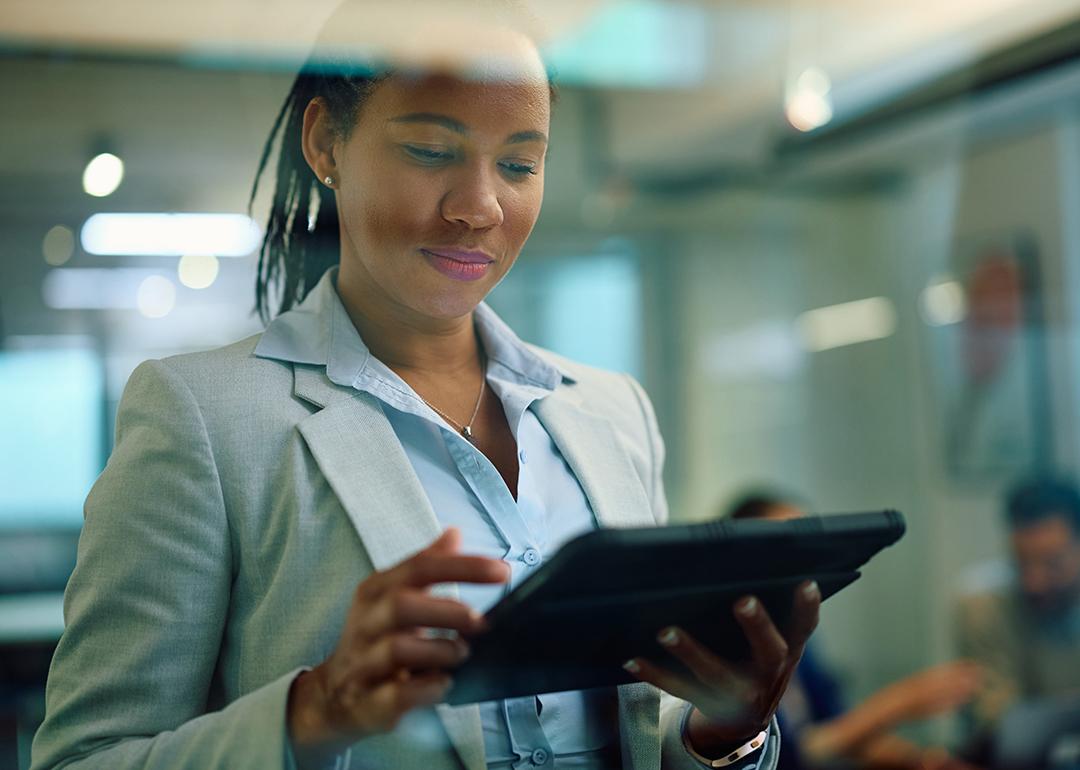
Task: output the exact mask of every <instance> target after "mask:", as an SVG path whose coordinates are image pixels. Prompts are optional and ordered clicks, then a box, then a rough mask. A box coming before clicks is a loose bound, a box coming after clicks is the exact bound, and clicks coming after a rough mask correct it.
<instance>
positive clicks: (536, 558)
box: [521, 548, 540, 751]
mask: <svg viewBox="0 0 1080 770" xmlns="http://www.w3.org/2000/svg"><path fill="white" fill-rule="evenodd" d="M521 560H522V561H523V562H525V563H526V564H528V565H529V566H530V567H535V566H536V565H537V564H539V563H540V552H539V551H538V550H536V549H535V548H526V549H525V553H523V554H521ZM537 751H539V749H537Z"/></svg>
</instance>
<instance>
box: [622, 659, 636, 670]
mask: <svg viewBox="0 0 1080 770" xmlns="http://www.w3.org/2000/svg"><path fill="white" fill-rule="evenodd" d="M622 667H623V668H625V669H626V670H627V671H629V672H630V673H631V674H637V673H639V672H640V671H641V665H640V664H639V663H638V662H637V661H636V660H635V659H634V658H631V659H630V660H628V661H626V662H625V663H623V664H622Z"/></svg>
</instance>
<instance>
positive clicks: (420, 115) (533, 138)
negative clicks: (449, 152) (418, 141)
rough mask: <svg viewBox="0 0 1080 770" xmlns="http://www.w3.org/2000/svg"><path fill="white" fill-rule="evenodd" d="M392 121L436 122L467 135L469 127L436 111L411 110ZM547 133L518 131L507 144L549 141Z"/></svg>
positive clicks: (508, 139) (457, 132)
mask: <svg viewBox="0 0 1080 770" xmlns="http://www.w3.org/2000/svg"><path fill="white" fill-rule="evenodd" d="M390 122H391V123H434V124H435V125H437V126H442V127H443V128H446V129H449V130H450V131H453V132H454V133H456V134H461V135H462V136H467V135H468V133H469V128H468V126H466V125H465V124H464V123H462V122H461V121H460V120H455V119H454V118H451V117H450V116H449V115H440V114H438V113H435V112H411V113H409V114H408V115H399V116H398V117H396V118H391V119H390ZM547 140H548V139H547V135H546V134H544V133H543V132H542V131H518V132H517V133H514V134H511V135H510V136H509V138H507V140H506V143H507V144H524V143H526V142H543V143H545V144H546V143H547Z"/></svg>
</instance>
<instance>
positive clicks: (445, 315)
mask: <svg viewBox="0 0 1080 770" xmlns="http://www.w3.org/2000/svg"><path fill="white" fill-rule="evenodd" d="M485 296H487V292H486V291H483V290H481V289H480V288H479V287H468V288H463V287H461V286H457V287H451V288H450V289H444V290H441V291H433V292H428V293H425V295H424V296H414V297H411V298H410V301H408V303H407V304H408V305H409V307H410V308H412V310H413V311H414V312H416V313H417V314H418V315H422V316H425V317H427V318H431V319H433V320H438V321H452V320H454V319H457V318H463V317H464V316H467V315H469V314H470V313H472V312H473V311H474V310H476V306H477V305H479V304H480V303H481V302H483V301H484V297H485Z"/></svg>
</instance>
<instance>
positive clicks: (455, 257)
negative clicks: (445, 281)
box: [420, 249, 495, 281]
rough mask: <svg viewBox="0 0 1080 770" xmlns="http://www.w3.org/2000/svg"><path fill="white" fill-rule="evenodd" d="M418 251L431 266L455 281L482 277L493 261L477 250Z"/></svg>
mask: <svg viewBox="0 0 1080 770" xmlns="http://www.w3.org/2000/svg"><path fill="white" fill-rule="evenodd" d="M420 252H421V253H422V254H423V255H424V256H425V257H427V260H428V262H429V263H431V266H432V267H434V268H435V269H436V270H438V271H439V272H440V273H442V274H443V275H445V276H447V277H448V278H453V279H455V280H457V281H476V280H478V279H480V278H483V277H484V276H485V275H487V272H488V269H489V268H490V267H491V265H492V264H493V263H494V262H495V260H493V259H492V258H491V257H489V256H488V255H487V254H484V253H483V252H479V251H458V250H451V249H439V250H437V251H436V250H433V249H420Z"/></svg>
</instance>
